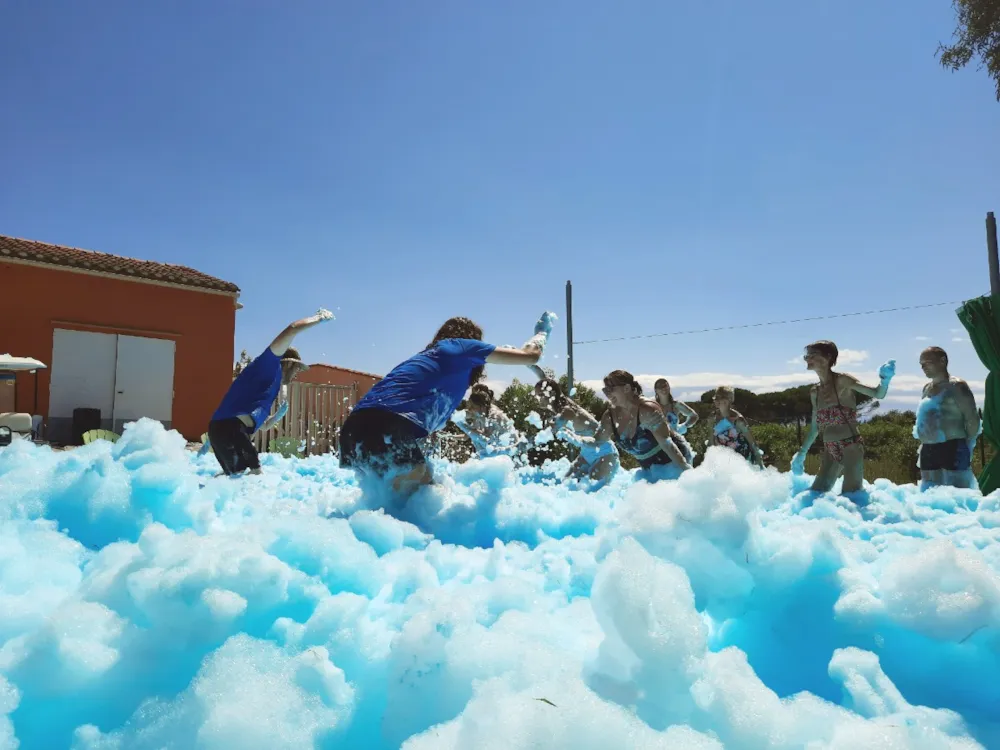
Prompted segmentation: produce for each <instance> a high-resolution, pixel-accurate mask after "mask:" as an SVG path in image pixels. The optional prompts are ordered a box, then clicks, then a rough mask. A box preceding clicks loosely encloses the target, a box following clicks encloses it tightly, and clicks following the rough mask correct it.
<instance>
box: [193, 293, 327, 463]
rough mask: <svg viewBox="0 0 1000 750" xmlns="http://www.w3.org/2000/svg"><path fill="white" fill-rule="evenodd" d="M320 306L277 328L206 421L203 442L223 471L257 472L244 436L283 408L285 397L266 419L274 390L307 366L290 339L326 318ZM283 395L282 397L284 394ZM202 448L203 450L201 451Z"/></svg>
mask: <svg viewBox="0 0 1000 750" xmlns="http://www.w3.org/2000/svg"><path fill="white" fill-rule="evenodd" d="M332 319H333V315H331V314H330V313H329V312H327V311H326V310H320V311H319V312H318V313H316V314H315V315H312V316H310V317H308V318H303V319H302V320H297V321H295V322H294V323H292V324H291V325H289V326H288V327H287V328H285V330H283V331H282V332H281V333H280V334H278V337H277V338H275V339H274V341H272V342H271V345H270V346H268V347H267V349H265V350H264V351H263V352H262V353H261V354H260V356H258V357H257V358H256V359H255V360H254V361H253V362H251V363H250V364H248V365H247V366H246V367H245V368H244V369H243V371H242V372H241V373H240V374H239V375H237V376H236V379H235V380H234V381H233V383H232V385H230V386H229V390H228V391H226V395H225V396H224V397H223V398H222V403H221V404H219V408H218V409H216V410H215V414H213V415H212V421H211V422H209V424H208V444H209V445H210V446H211V449H212V452H213V453H215V457H216V458H217V459H218V460H219V465H220V466H222V472H223V473H224V474H227V475H230V476H232V475H234V474H240V473H242V472H244V471H246V470H247V469H249V470H250V473H251V474H259V473H260V459H259V458H258V456H257V449H256V448H255V447H254V444H253V441H252V440H251V439H250V436H251V435H253V434H254V433H255V432H257V430H268V429H270V428H271V427H272V426H274V424H275V423H276V422H277V421H278V420H279V419H281V417H282V416H283V415H284V413H285V410H286V409H287V406H286V404H287V400H285V399H283V403H282V407H285V408H279V409H278V411H277V412H276V413H275V414H274V416H273V417H271V418H270V419H268V416H267V415H268V414H270V413H271V406H272V405H273V404H274V399H275V398H277V396H278V392H279V390H282V391H284V390H286V389H287V386H288V384H289V383H291V382H292V380H294V379H295V376H296V375H298V374H299V373H300V372H304V371H305V370H307V369H308V367H307V365H306V364H305V363H304V362H303V361H302V358H301V357H299V352H298V350H297V349H295V348H293V347H292V346H291V343H292V340H293V339H294V338H295V337H296V336H297V335H298V334H300V333H302V331H304V330H306V329H307V328H312V327H313V326H315V325H317V324H319V323H322V322H323V321H325V320H332ZM286 398H287V397H286ZM202 450H203V451H204V450H205V449H204V448H203V449H202Z"/></svg>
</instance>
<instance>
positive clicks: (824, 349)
mask: <svg viewBox="0 0 1000 750" xmlns="http://www.w3.org/2000/svg"><path fill="white" fill-rule="evenodd" d="M809 352H816V353H817V354H820V355H822V356H824V357H826V358H827V359H828V360H829V361H830V367H833V366H834V365H835V364H837V355H839V354H840V350H839V349H837V345H836V344H835V343H833V342H832V341H827V340H825V339H821V340H820V341H813V342H812V343H811V344H809V345H808V346H807V347H806V354H808V353H809Z"/></svg>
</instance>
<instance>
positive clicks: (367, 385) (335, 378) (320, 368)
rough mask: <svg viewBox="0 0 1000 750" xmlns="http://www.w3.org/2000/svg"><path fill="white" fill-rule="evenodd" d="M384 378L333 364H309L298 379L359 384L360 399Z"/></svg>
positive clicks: (338, 383)
mask: <svg viewBox="0 0 1000 750" xmlns="http://www.w3.org/2000/svg"><path fill="white" fill-rule="evenodd" d="M381 379H382V378H381V377H380V376H378V375H370V374H368V373H364V372H357V371H355V370H347V369H344V368H342V367H334V366H333V365H322V364H320V365H309V369H308V370H306V371H305V372H303V373H302V374H300V375H299V376H298V377H297V378H296V380H298V381H299V382H302V383H316V384H317V385H351V384H353V383H357V384H358V399H359V400H360V399H361V397H362V396H364V395H365V394H366V393H368V391H370V390H371V389H372V386H373V385H375V384H376V383H377V382H378V381H380V380H381Z"/></svg>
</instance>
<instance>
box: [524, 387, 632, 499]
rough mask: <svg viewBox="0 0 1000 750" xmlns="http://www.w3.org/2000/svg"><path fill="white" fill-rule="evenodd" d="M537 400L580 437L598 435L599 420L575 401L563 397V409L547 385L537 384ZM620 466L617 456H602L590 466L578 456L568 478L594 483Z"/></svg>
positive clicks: (606, 476)
mask: <svg viewBox="0 0 1000 750" xmlns="http://www.w3.org/2000/svg"><path fill="white" fill-rule="evenodd" d="M535 398H536V399H537V401H538V404H539V406H541V407H542V408H543V409H545V410H546V411H550V412H552V413H553V414H555V415H556V417H557V418H559V419H561V420H562V421H563V422H564V423H565V425H566V426H568V427H570V428H571V429H572V430H573V432H574V433H576V435H577V436H579V437H583V438H585V437H593V436H594V435H596V434H597V430H598V428H599V426H600V423H599V422H598V421H597V419H596V418H595V417H594V415H592V414H591V413H590V412H588V411H587V410H586V409H584V408H583V407H582V406H580V405H579V404H578V403H576V402H575V401H573V400H572V399H571V398H569V397H568V396H566V397H563V404H562V408H558V407H557V406H556V401H557V400H558V399H557V398H556V397H555V395H554V394H553V393H552V392H551V391H550V389H549V388H547V387H546V384H545V383H536V384H535ZM617 466H618V457H617V456H615V455H607V456H601V457H600V458H599V459H598V460H597V461H595V462H594V463H593V464H592V465H591V464H589V463H588V462H587V460H586V458H585V457H584V456H583V455H580V456H577V458H576V460H575V461H574V462H573V464H572V466H570V468H569V471H568V472H567V474H566V476H568V477H574V478H577V479H581V478H584V477H586V478H588V479H591V480H594V481H603V480H605V479H607V478H608V477H609V476H610V475H611V473H612V472H613V471H614V470H615V468H616V467H617Z"/></svg>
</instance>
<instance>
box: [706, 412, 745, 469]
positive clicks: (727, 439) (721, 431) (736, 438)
mask: <svg viewBox="0 0 1000 750" xmlns="http://www.w3.org/2000/svg"><path fill="white" fill-rule="evenodd" d="M712 431H713V432H714V433H715V441H716V443H717V444H718V445H721V446H722V447H723V448H729V449H730V450H733V451H736V452H737V453H739V454H740V455H741V456H743V458H745V459H746V460H747V461H753V449H752V448H751V447H750V443H749V442H747V439H746V438H745V437H744V436H743V435H742V434H741V433H740V431H739V430H737V429H736V425H734V424H733V423H732V422H730V421H729V420H728V419H726V418H725V417H723V418H722V419H720V420H719V421H718V422H716V423H715V427H714V428H713V430H712Z"/></svg>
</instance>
